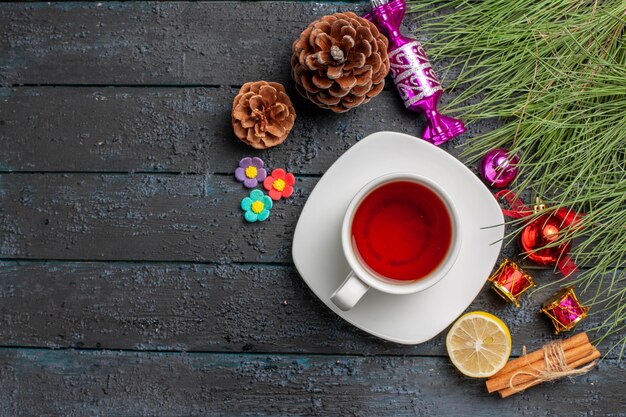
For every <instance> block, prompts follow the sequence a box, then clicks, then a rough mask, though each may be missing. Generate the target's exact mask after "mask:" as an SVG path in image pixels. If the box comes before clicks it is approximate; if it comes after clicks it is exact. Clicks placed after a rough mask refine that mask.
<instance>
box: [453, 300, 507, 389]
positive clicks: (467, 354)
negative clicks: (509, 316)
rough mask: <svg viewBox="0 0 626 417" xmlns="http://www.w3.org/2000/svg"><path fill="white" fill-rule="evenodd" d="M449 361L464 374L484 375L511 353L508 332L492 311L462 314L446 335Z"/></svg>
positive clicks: (505, 360) (501, 363) (504, 362)
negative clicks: (490, 312)
mask: <svg viewBox="0 0 626 417" xmlns="http://www.w3.org/2000/svg"><path fill="white" fill-rule="evenodd" d="M446 348H447V349H448V355H449V356H450V360H451V361H452V363H453V364H454V366H456V367H457V369H458V370H459V371H461V372H462V373H463V374H464V375H467V376H470V377H472V378H486V377H489V376H491V375H493V374H495V373H496V372H498V371H499V370H500V369H502V367H503V366H504V365H506V362H507V361H508V360H509V355H510V354H511V333H509V329H508V327H506V324H504V323H503V322H502V320H500V319H499V318H497V317H496V316H494V315H493V314H489V313H485V312H484V311H473V312H471V313H467V314H464V315H463V316H461V318H459V319H458V320H457V321H456V322H455V323H454V324H453V325H452V328H451V329H450V331H449V332H448V336H447V337H446Z"/></svg>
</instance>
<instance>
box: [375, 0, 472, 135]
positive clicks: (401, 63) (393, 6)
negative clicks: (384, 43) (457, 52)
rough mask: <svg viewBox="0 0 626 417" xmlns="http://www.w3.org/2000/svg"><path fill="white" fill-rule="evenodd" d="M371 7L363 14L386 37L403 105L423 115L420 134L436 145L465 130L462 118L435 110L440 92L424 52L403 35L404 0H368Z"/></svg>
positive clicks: (394, 79)
mask: <svg viewBox="0 0 626 417" xmlns="http://www.w3.org/2000/svg"><path fill="white" fill-rule="evenodd" d="M371 3H372V7H373V9H372V11H371V12H370V13H368V14H366V15H365V16H363V17H364V18H366V19H368V20H370V21H372V22H374V23H375V24H376V25H377V26H378V28H379V30H380V31H382V32H383V33H384V34H386V35H387V38H389V48H388V49H389V51H388V54H389V63H390V66H391V70H390V72H391V76H392V77H393V82H394V83H395V84H396V87H397V88H398V92H399V93H400V97H402V100H404V105H405V106H406V107H407V108H408V109H409V110H413V111H423V112H424V113H425V115H426V129H425V130H424V134H423V135H422V136H423V138H424V139H425V140H427V141H429V142H431V143H434V144H435V145H439V144H442V143H444V142H446V141H448V140H450V139H452V138H454V137H456V136H458V135H460V134H462V133H464V132H465V125H464V124H463V122H462V121H460V120H457V119H454V118H452V117H449V116H444V115H443V114H441V113H439V111H438V110H437V104H438V103H439V98H440V97H441V94H442V93H443V90H442V88H441V84H440V83H439V80H438V79H437V76H436V75H435V72H434V71H433V68H432V66H431V65H430V62H429V61H428V57H427V56H426V52H424V48H422V45H421V44H420V43H419V42H418V41H417V40H416V39H411V38H407V37H405V36H402V34H401V33H400V24H401V23H402V19H403V18H404V11H405V10H406V4H405V3H404V0H392V1H389V0H371Z"/></svg>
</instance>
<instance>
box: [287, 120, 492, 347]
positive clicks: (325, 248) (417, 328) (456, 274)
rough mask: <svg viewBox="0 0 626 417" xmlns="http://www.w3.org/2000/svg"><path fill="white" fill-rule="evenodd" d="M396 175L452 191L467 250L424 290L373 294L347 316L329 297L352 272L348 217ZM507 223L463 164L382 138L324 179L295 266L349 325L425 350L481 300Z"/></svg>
mask: <svg viewBox="0 0 626 417" xmlns="http://www.w3.org/2000/svg"><path fill="white" fill-rule="evenodd" d="M390 172H411V173H415V174H419V175H423V176H425V177H429V178H431V179H433V180H434V181H436V182H437V183H439V184H440V185H441V186H442V187H443V188H444V189H445V190H446V191H447V192H448V194H449V195H450V197H451V199H452V200H453V202H454V204H455V205H456V207H457V209H458V212H459V215H460V217H461V223H462V228H463V242H462V244H461V252H460V254H459V256H458V258H457V261H456V262H455V264H454V266H453V267H452V269H451V270H450V272H448V274H447V275H446V276H445V277H444V278H443V279H442V280H441V281H439V282H438V283H437V284H436V285H434V286H433V287H431V288H429V289H427V290H425V291H422V292H419V293H416V294H410V295H389V294H385V293H382V292H379V291H376V290H374V289H370V290H369V291H368V292H367V294H365V296H364V297H363V298H362V299H361V301H359V303H358V304H357V305H356V307H354V308H353V309H352V310H350V311H341V310H340V309H339V308H337V307H336V306H335V305H334V304H333V302H332V301H330V296H331V295H332V293H333V292H334V291H335V290H336V289H337V287H338V286H339V284H341V283H342V282H343V280H344V279H345V277H346V276H347V275H348V273H349V272H350V268H349V266H348V264H347V262H346V260H345V258H344V256H343V251H342V249H341V222H342V220H343V216H344V213H345V211H346V208H347V207H348V204H349V202H350V200H351V199H352V197H353V196H354V195H355V194H356V192H357V191H358V190H359V189H360V188H361V187H363V186H364V185H365V184H366V183H368V182H369V181H371V180H372V179H374V178H376V177H378V176H380V175H383V174H387V173H390ZM503 224H504V218H503V216H502V211H501V210H500V207H499V206H498V203H497V202H496V200H495V198H494V197H493V196H492V194H491V193H490V192H489V190H488V189H487V188H486V187H485V186H484V185H483V183H482V182H481V181H480V180H479V179H478V178H477V177H476V176H475V175H474V174H473V173H472V172H471V171H470V170H469V169H467V168H466V167H465V166H464V165H463V164H462V163H461V162H459V161H458V160H457V159H456V158H454V157H453V156H451V155H449V154H448V153H446V152H445V151H443V150H442V149H439V148H438V147H436V146H434V145H431V144H430V143H427V142H425V141H423V140H421V139H417V138H415V137H412V136H409V135H405V134H402V133H394V132H379V133H374V134H372V135H370V136H368V137H366V138H365V139H362V140H361V141H360V142H358V143H357V144H356V145H354V146H352V148H350V149H349V150H348V151H347V152H346V153H344V154H343V155H342V156H341V157H340V158H339V159H338V160H337V161H336V162H335V163H334V164H333V165H332V166H331V167H330V168H329V169H328V171H327V172H326V174H324V176H323V177H322V178H321V179H320V181H319V182H318V184H317V186H316V187H315V189H314V190H313V192H312V193H311V196H310V197H309V199H308V201H307V203H306V205H305V206H304V209H303V210H302V214H301V215H300V220H299V221H298V225H297V227H296V231H295V235H294V240H293V261H294V263H295V265H296V268H297V269H298V272H299V273H300V275H301V276H302V278H303V279H304V281H305V282H306V283H307V285H308V286H309V287H310V288H311V290H312V291H313V292H314V293H315V294H316V295H317V296H318V297H319V298H320V300H322V301H323V302H324V304H326V305H327V306H328V307H329V308H330V309H331V310H333V311H334V312H335V313H337V314H338V315H339V316H341V317H342V318H344V319H345V320H347V321H348V322H350V323H352V324H353V325H355V326H356V327H358V328H360V329H362V330H365V331H366V332H368V333H371V334H373V335H375V336H378V337H380V338H383V339H386V340H390V341H392V342H397V343H403V344H418V343H423V342H425V341H427V340H429V339H431V338H433V337H434V336H436V335H437V334H438V333H440V332H441V331H442V330H444V329H445V328H446V327H447V326H448V325H449V324H450V323H452V322H453V321H454V319H456V318H457V317H458V316H459V315H460V314H461V313H462V312H463V311H464V310H465V309H466V308H467V307H468V306H469V305H470V303H471V302H472V301H473V300H474V298H475V297H476V295H478V293H479V291H480V289H481V288H482V286H483V284H484V283H485V281H486V279H487V277H488V276H489V274H490V272H491V270H492V268H493V266H494V264H495V262H496V260H497V258H498V254H499V253H500V248H501V246H502V238H503V235H504V226H503Z"/></svg>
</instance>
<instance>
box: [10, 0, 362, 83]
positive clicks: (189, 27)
mask: <svg viewBox="0 0 626 417" xmlns="http://www.w3.org/2000/svg"><path fill="white" fill-rule="evenodd" d="M339 10H361V11H364V10H365V7H364V5H363V4H361V5H348V4H318V3H307V2H305V3H292V2H289V3H284V2H260V3H255V2H227V3H223V2H205V3H190V2H180V3H178V2H168V3H143V2H142V3H139V2H130V3H66V4H63V5H54V4H52V5H50V4H43V3H42V4H33V5H29V6H24V5H19V4H12V5H4V6H3V7H2V9H0V27H2V28H4V29H3V32H4V36H2V37H0V51H2V57H3V60H2V61H1V64H0V74H2V75H1V76H0V84H3V85H14V84H106V85H112V84H116V85H119V84H140V85H146V84H151V85H159V84H161V85H162V84H166V85H189V84H203V85H241V84H243V83H245V82H247V81H252V80H261V79H266V80H272V81H278V82H282V83H287V82H288V81H289V77H290V76H289V65H290V64H289V58H290V55H291V45H292V43H293V41H294V40H295V39H296V38H297V37H298V35H299V34H300V33H301V32H302V30H304V29H305V28H306V26H307V25H308V23H309V22H311V21H313V20H315V19H317V18H319V17H322V16H324V15H326V14H329V13H334V12H336V11H339Z"/></svg>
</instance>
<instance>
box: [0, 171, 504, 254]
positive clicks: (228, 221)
mask: <svg viewBox="0 0 626 417" xmlns="http://www.w3.org/2000/svg"><path fill="white" fill-rule="evenodd" d="M317 181H318V178H316V177H298V178H297V182H296V191H295V193H294V195H293V196H292V197H290V198H288V199H281V200H280V201H279V202H277V203H276V204H275V206H274V208H272V210H271V215H270V218H269V220H267V221H265V222H262V223H256V224H254V225H251V224H249V223H246V221H245V220H244V219H243V213H242V211H241V209H240V203H241V199H242V198H244V197H246V196H247V195H248V193H249V190H247V189H245V188H244V187H243V186H242V185H241V184H240V183H238V182H237V181H236V180H235V179H234V177H233V176H232V175H225V176H222V175H153V174H135V175H120V174H0V258H6V259H57V260H63V259H65V260H139V261H145V260H152V261H163V260H168V261H172V260H174V261H201V262H222V263H224V262H291V241H292V239H293V232H294V230H295V227H296V224H297V221H298V216H299V213H300V211H301V210H302V207H303V206H304V203H305V202H306V198H307V197H308V195H309V194H310V193H311V191H312V190H313V187H314V186H315V184H316V183H317ZM505 253H508V254H509V256H510V255H512V254H513V253H515V248H514V247H510V248H508V249H506V251H505Z"/></svg>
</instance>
